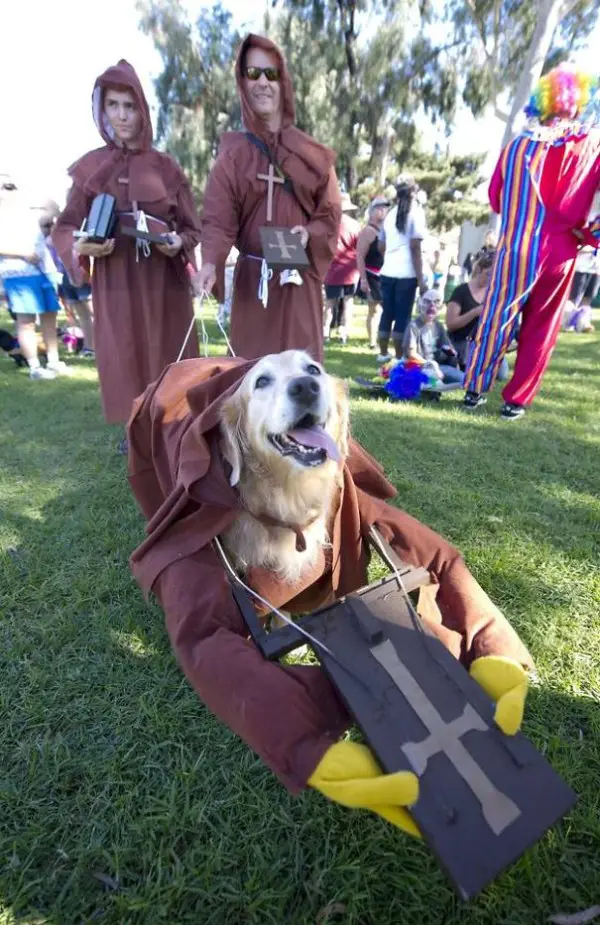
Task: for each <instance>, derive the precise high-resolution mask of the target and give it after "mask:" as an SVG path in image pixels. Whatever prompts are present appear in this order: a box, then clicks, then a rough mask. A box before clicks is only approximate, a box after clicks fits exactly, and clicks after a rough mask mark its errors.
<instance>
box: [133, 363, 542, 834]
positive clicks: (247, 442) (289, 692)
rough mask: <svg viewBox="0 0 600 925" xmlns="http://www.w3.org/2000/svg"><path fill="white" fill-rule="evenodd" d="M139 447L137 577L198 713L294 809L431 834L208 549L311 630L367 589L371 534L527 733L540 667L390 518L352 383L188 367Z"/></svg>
mask: <svg viewBox="0 0 600 925" xmlns="http://www.w3.org/2000/svg"><path fill="white" fill-rule="evenodd" d="M129 441H130V442H129V446H130V450H129V480H130V484H131V487H132V489H133V491H134V494H135V496H136V498H137V501H138V503H139V505H140V507H141V509H142V511H143V513H144V515H145V517H146V518H147V520H148V525H147V538H146V540H145V541H144V542H143V543H142V544H141V546H139V547H138V548H137V549H136V550H135V551H134V553H133V555H132V556H131V568H132V571H133V574H134V575H135V577H136V579H137V581H138V582H139V584H140V586H141V588H142V589H143V591H144V592H145V593H146V594H147V593H149V592H150V591H153V592H154V593H155V594H156V596H157V597H158V600H159V601H160V603H161V605H162V607H163V610H164V612H165V616H166V625H167V630H168V633H169V636H170V638H171V642H172V645H173V648H174V651H175V654H176V656H177V659H178V661H179V664H180V665H181V667H182V669H183V671H184V672H185V674H186V676H187V678H188V680H189V681H190V683H191V684H192V685H193V687H194V689H195V690H196V691H197V693H198V694H199V696H200V697H201V699H202V700H203V701H204V703H205V704H206V705H207V707H208V708H209V709H210V710H211V711H212V712H213V713H214V714H215V715H216V716H218V717H219V719H220V720H221V721H222V722H224V723H226V724H227V725H228V726H229V727H230V729H232V730H233V731H234V732H235V733H236V734H237V735H239V736H241V738H243V739H244V741H245V742H246V743H247V744H248V745H249V746H250V747H251V748H252V749H254V751H255V752H256V753H257V754H258V755H259V756H260V757H261V758H262V760H263V761H264V762H265V763H266V764H267V765H268V766H269V767H270V768H271V769H272V771H274V773H275V774H276V775H277V776H278V778H279V779H280V780H281V781H282V783H283V784H284V785H285V786H286V787H287V788H288V789H289V790H290V791H291V792H292V793H297V792H299V791H300V790H302V789H303V788H304V787H305V786H307V785H309V786H313V787H315V788H316V789H318V790H320V791H321V792H322V793H323V794H325V795H326V796H327V797H329V798H330V799H333V800H336V801H338V802H340V803H343V804H344V805H347V806H353V807H362V808H367V809H370V810H372V811H374V812H376V813H378V814H379V815H381V816H383V817H384V818H386V819H388V820H389V821H390V822H393V823H394V824H396V825H398V826H400V827H402V828H404V829H406V830H407V831H411V832H413V833H414V834H418V832H417V829H416V826H415V824H414V823H413V822H412V818H411V817H410V816H409V815H408V812H407V811H406V809H404V807H408V806H410V805H411V804H412V803H414V802H415V801H416V799H417V797H418V780H417V778H416V777H415V775H413V774H412V773H410V772H399V773H396V774H388V775H386V774H382V773H381V771H380V769H379V768H378V766H377V764H376V762H375V759H374V757H373V755H372V753H371V752H370V750H369V749H368V748H367V747H366V746H364V745H360V744H358V743H356V742H348V741H340V737H341V735H342V733H343V732H344V731H345V730H346V729H347V728H348V727H349V726H350V724H351V719H350V717H349V715H348V714H347V712H346V710H345V708H344V706H343V705H342V703H341V701H340V700H339V698H338V696H337V694H336V692H335V690H334V688H333V687H332V686H331V684H330V682H329V681H328V679H327V678H326V676H325V674H324V672H323V671H322V669H321V668H320V667H318V666H308V665H306V666H304V665H280V664H276V663H273V662H268V661H267V660H265V659H264V658H263V656H262V654H261V653H260V652H259V650H258V649H257V647H256V645H255V644H254V642H253V641H252V640H251V639H249V638H248V633H247V630H246V628H245V624H244V622H243V619H242V617H241V615H240V613H239V611H238V608H237V605H236V603H235V601H234V598H233V596H232V593H231V588H230V584H229V581H228V578H227V575H226V572H225V568H224V566H223V564H222V562H221V559H220V558H219V556H218V553H217V552H216V550H215V548H214V546H213V544H212V542H211V541H212V540H213V539H214V538H215V537H217V536H218V537H219V538H220V540H221V543H222V545H223V547H224V549H225V550H226V553H227V556H228V558H229V559H230V561H231V563H232V565H233V566H234V567H235V569H236V570H237V571H238V573H239V574H240V576H242V577H243V579H244V581H245V582H246V583H247V584H249V585H250V586H251V587H252V588H253V589H254V590H255V591H257V592H258V593H259V594H261V595H262V597H263V598H266V599H267V600H268V601H269V603H270V604H271V605H272V606H275V607H277V608H284V609H285V610H287V611H288V612H290V613H301V612H306V611H309V610H313V609H315V608H316V607H318V606H321V605H323V604H325V603H328V602H331V601H333V600H334V599H336V598H339V597H341V596H342V595H344V594H347V593H348V592H350V591H353V590H356V589H357V588H359V587H361V586H363V585H364V584H365V583H366V578H367V563H368V549H367V542H366V537H367V534H368V532H369V528H370V527H371V526H372V525H374V526H375V527H376V528H377V529H378V530H379V532H380V533H381V535H382V536H383V537H384V538H385V539H386V540H387V541H388V542H389V543H390V544H391V546H392V548H393V549H394V550H395V552H396V553H397V554H398V555H399V556H400V557H401V558H402V559H404V560H405V561H407V562H410V563H412V564H413V565H415V566H422V567H425V568H427V569H428V571H429V572H430V575H431V578H432V581H433V584H434V588H435V589H436V590H437V597H436V604H437V606H435V607H431V606H430V607H428V608H427V613H426V614H423V615H422V618H423V619H424V620H426V621H427V623H428V624H429V625H430V626H431V629H432V630H433V632H434V633H435V634H436V635H437V636H438V637H439V638H440V639H441V641H442V642H443V643H444V644H445V645H446V646H447V648H448V649H449V650H450V651H451V652H452V653H453V654H454V655H455V657H456V658H458V659H460V660H461V662H462V663H463V664H464V665H465V666H466V667H467V668H468V669H469V670H470V671H471V673H472V674H473V676H474V677H475V679H476V680H477V681H478V682H479V683H480V684H481V685H482V686H483V687H484V688H485V689H486V691H487V692H488V693H489V694H490V696H492V697H493V699H494V700H496V702H497V704H498V706H497V709H496V721H497V722H498V724H499V725H500V726H501V728H503V729H504V731H505V732H508V733H511V732H512V733H514V732H516V731H517V729H518V728H519V726H520V723H521V718H522V714H523V708H524V702H525V696H526V690H527V674H526V671H525V670H524V669H528V668H531V667H532V659H531V656H530V655H529V653H528V651H527V649H526V648H525V646H524V645H523V643H522V642H521V640H520V639H519V637H518V636H517V634H516V633H515V631H514V630H513V629H512V628H511V626H510V625H509V623H508V622H507V621H506V619H505V618H504V617H503V615H502V614H501V613H500V611H499V610H498V609H497V608H496V607H495V606H494V604H493V603H492V602H491V600H490V599H489V597H488V596H487V595H486V594H485V592H484V591H483V589H482V588H481V587H480V586H479V584H478V583H477V582H476V581H475V579H474V577H473V576H472V575H471V573H470V572H469V570H468V569H467V567H466V565H465V563H464V561H463V559H462V558H461V556H460V554H459V553H458V552H457V550H456V549H454V548H453V547H451V546H450V545H449V544H448V543H446V542H445V541H444V540H443V539H442V538H441V537H440V536H438V535H436V534H435V533H433V532H432V531H431V530H429V529H428V528H427V527H425V526H423V525H422V524H420V523H419V522H418V521H417V520H415V519H414V518H412V517H410V516H409V515H408V514H405V513H404V512H402V511H400V510H398V509H397V508H395V507H392V506H391V505H390V504H388V503H387V501H388V499H390V498H392V497H393V496H394V494H395V491H394V488H393V487H392V485H390V483H389V482H388V481H387V480H386V478H385V477H384V474H383V471H382V469H381V467H380V466H379V465H378V464H377V463H376V462H375V460H374V459H372V458H371V457H370V456H369V455H368V454H367V453H366V452H365V451H364V450H363V449H362V448H361V447H360V446H358V444H356V443H355V442H353V441H351V440H350V438H349V429H348V401H347V397H346V393H345V389H344V387H343V385H342V383H341V382H339V381H336V380H334V379H333V378H332V377H330V376H328V375H327V374H326V373H325V372H324V370H323V368H322V367H321V366H320V365H319V364H318V363H316V362H315V361H314V360H313V359H312V358H311V357H310V356H309V355H308V354H306V353H304V352H302V351H295V350H294V351H286V352H285V353H281V354H274V355H270V356H267V357H264V358H263V359H261V360H258V361H252V362H248V361H246V360H241V359H218V358H214V359H192V360H186V361H184V362H182V363H179V364H176V365H173V366H170V367H168V368H167V369H166V370H165V372H164V373H163V375H162V376H161V378H160V379H159V380H158V381H157V382H156V383H154V384H153V385H151V386H149V387H148V389H147V390H146V392H145V393H144V394H143V395H142V396H141V397H140V398H139V399H138V400H137V402H136V405H135V407H134V411H133V413H132V416H131V419H130V422H129Z"/></svg>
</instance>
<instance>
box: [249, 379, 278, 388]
mask: <svg viewBox="0 0 600 925" xmlns="http://www.w3.org/2000/svg"><path fill="white" fill-rule="evenodd" d="M272 381H273V379H272V378H271V376H259V377H258V379H257V380H256V382H255V383H254V388H255V389H264V388H265V386H267V385H270V384H271V383H272Z"/></svg>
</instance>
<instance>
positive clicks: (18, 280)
mask: <svg viewBox="0 0 600 925" xmlns="http://www.w3.org/2000/svg"><path fill="white" fill-rule="evenodd" d="M2 285H3V287H4V292H5V293H6V298H7V299H8V304H9V305H10V308H11V311H12V312H14V314H15V315H41V314H43V313H44V312H57V311H58V310H59V309H60V304H59V301H58V296H57V295H56V291H55V289H54V286H53V285H52V283H51V282H50V280H49V279H48V277H47V276H43V275H42V274H41V273H36V275H35V276H6V277H5V278H4V279H3V280H2Z"/></svg>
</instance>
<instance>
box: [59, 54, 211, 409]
mask: <svg viewBox="0 0 600 925" xmlns="http://www.w3.org/2000/svg"><path fill="white" fill-rule="evenodd" d="M92 109H93V115H94V119H95V121H96V125H97V127H98V130H99V132H100V134H101V136H102V138H103V140H104V142H105V146H104V147H102V148H98V149H96V150H95V151H90V152H88V154H86V155H84V156H83V157H82V158H81V159H80V160H79V161H77V162H76V163H75V164H74V165H73V166H72V167H71V168H70V170H69V173H70V175H71V177H72V180H73V185H72V187H71V190H70V192H69V196H68V199H67V204H66V206H65V209H64V211H63V213H62V215H61V216H60V217H59V219H58V221H57V223H56V225H55V228H54V231H53V234H52V239H53V242H54V245H55V247H56V249H57V251H58V254H59V256H60V258H61V260H62V261H63V263H64V265H65V267H66V269H67V271H68V272H69V274H72V275H73V276H74V277H77V276H78V275H79V273H80V272H81V266H80V263H84V264H89V258H90V257H92V258H93V260H94V267H93V274H92V295H93V302H94V335H95V347H96V360H97V364H98V375H99V378H100V389H101V394H102V404H103V408H104V414H105V417H106V420H107V421H108V422H109V423H116V422H121V423H125V422H126V421H127V419H128V417H129V414H130V412H131V407H132V404H133V400H134V398H136V396H137V395H140V394H141V393H142V392H143V391H144V389H145V388H146V386H147V385H148V384H149V383H150V382H152V381H154V380H155V379H156V378H157V377H158V376H159V375H160V374H161V372H162V370H163V369H164V368H165V366H167V364H168V363H172V362H174V361H175V360H176V359H177V357H178V355H179V352H180V350H181V349H182V347H183V343H184V340H185V337H186V334H187V333H188V332H189V337H188V340H187V343H186V346H185V349H184V351H183V357H192V356H198V340H197V336H196V332H195V330H193V329H192V330H190V325H191V323H192V320H193V317H194V316H193V305H192V293H191V286H190V277H189V273H188V272H187V271H186V265H188V264H190V263H191V264H192V265H193V267H194V269H195V258H194V248H195V247H196V245H197V244H198V241H199V239H200V219H199V217H198V214H197V212H196V207H195V204H194V199H193V196H192V192H191V189H190V185H189V183H188V181H187V179H186V177H185V176H184V174H183V172H182V170H181V168H180V167H179V166H178V165H177V164H176V163H175V161H174V160H173V159H172V158H171V157H169V156H168V155H167V154H162V153H161V152H159V151H156V150H155V149H154V148H152V125H151V122H150V110H149V108H148V103H147V102H146V99H145V96H144V92H143V90H142V86H141V84H140V81H139V79H138V76H137V74H136V73H135V71H134V69H133V68H132V67H131V65H129V64H128V63H127V62H126V61H120V62H119V63H118V64H117V65H116V66H115V67H110V68H108V70H107V71H105V73H104V74H102V75H101V76H100V77H99V78H98V80H97V81H96V84H95V87H94V93H93V97H92ZM98 193H109V194H110V195H112V196H114V197H115V198H116V208H117V213H118V215H119V223H120V224H126V225H138V226H139V227H141V228H145V229H147V230H148V231H150V232H156V233H168V234H169V240H168V241H165V243H163V244H154V243H153V244H151V245H149V246H148V245H146V244H143V243H142V242H139V241H137V240H136V239H134V238H132V237H126V236H125V235H123V234H122V233H121V232H120V228H119V227H117V229H116V230H115V232H114V233H113V236H112V237H111V238H110V239H109V240H108V241H107V242H105V243H94V242H91V241H86V239H85V238H79V239H76V238H74V237H73V232H74V231H76V230H78V229H80V228H81V225H82V222H83V221H84V219H85V218H86V217H87V216H88V213H89V210H90V206H91V204H92V201H93V199H94V197H95V196H96V195H97V194H98ZM140 222H141V224H140Z"/></svg>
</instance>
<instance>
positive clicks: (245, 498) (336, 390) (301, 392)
mask: <svg viewBox="0 0 600 925" xmlns="http://www.w3.org/2000/svg"><path fill="white" fill-rule="evenodd" d="M221 429H222V433H223V446H222V452H223V455H224V457H225V459H226V460H227V461H228V462H229V464H230V466H231V470H232V471H231V478H230V481H231V484H232V485H235V486H237V488H238V491H239V493H240V497H241V500H242V503H243V506H244V508H245V512H244V513H243V514H241V515H240V517H238V518H237V520H236V521H235V523H234V524H233V525H232V526H231V527H230V529H229V530H228V531H227V532H226V533H225V534H224V535H223V537H222V540H223V543H224V546H225V548H226V549H227V551H228V553H229V555H230V556H231V557H232V559H233V562H234V565H235V568H236V569H237V570H238V571H239V572H244V571H246V570H247V569H248V568H256V567H261V566H262V567H264V568H267V569H269V570H270V571H272V572H273V573H275V574H276V575H277V576H278V577H279V578H281V580H283V581H286V582H294V581H296V580H298V579H299V578H300V577H301V575H302V574H303V572H304V570H305V569H309V568H311V567H312V566H314V564H315V561H316V558H317V556H318V553H319V550H320V547H322V546H324V545H326V544H328V542H329V531H330V528H331V520H332V517H333V514H334V512H335V509H336V504H337V503H338V499H339V490H340V485H341V478H342V463H343V460H344V459H345V458H346V456H347V453H348V398H347V394H346V389H345V386H344V385H343V383H342V382H340V381H339V380H337V379H334V378H333V377H331V376H329V375H328V374H327V373H326V372H325V371H324V369H323V367H322V366H321V365H320V364H319V363H316V362H315V361H314V360H313V359H312V358H311V357H310V356H309V355H308V354H307V353H305V352H304V351H301V350H286V351H285V352H284V353H278V354H272V355H270V356H266V357H263V358H262V359H261V360H259V361H258V362H257V363H256V364H255V365H254V366H253V368H252V369H251V370H250V372H248V373H247V374H246V376H245V377H244V379H243V380H242V382H241V383H240V386H239V388H238V389H237V390H236V391H235V393H234V394H233V395H232V396H231V397H230V398H228V399H227V401H226V402H225V403H224V405H223V408H222V415H221ZM290 527H291V528H292V529H290ZM294 531H295V532H294ZM299 535H303V537H304V541H305V542H304V543H303V542H302V541H300V540H299ZM303 545H305V548H302V546H303Z"/></svg>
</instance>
